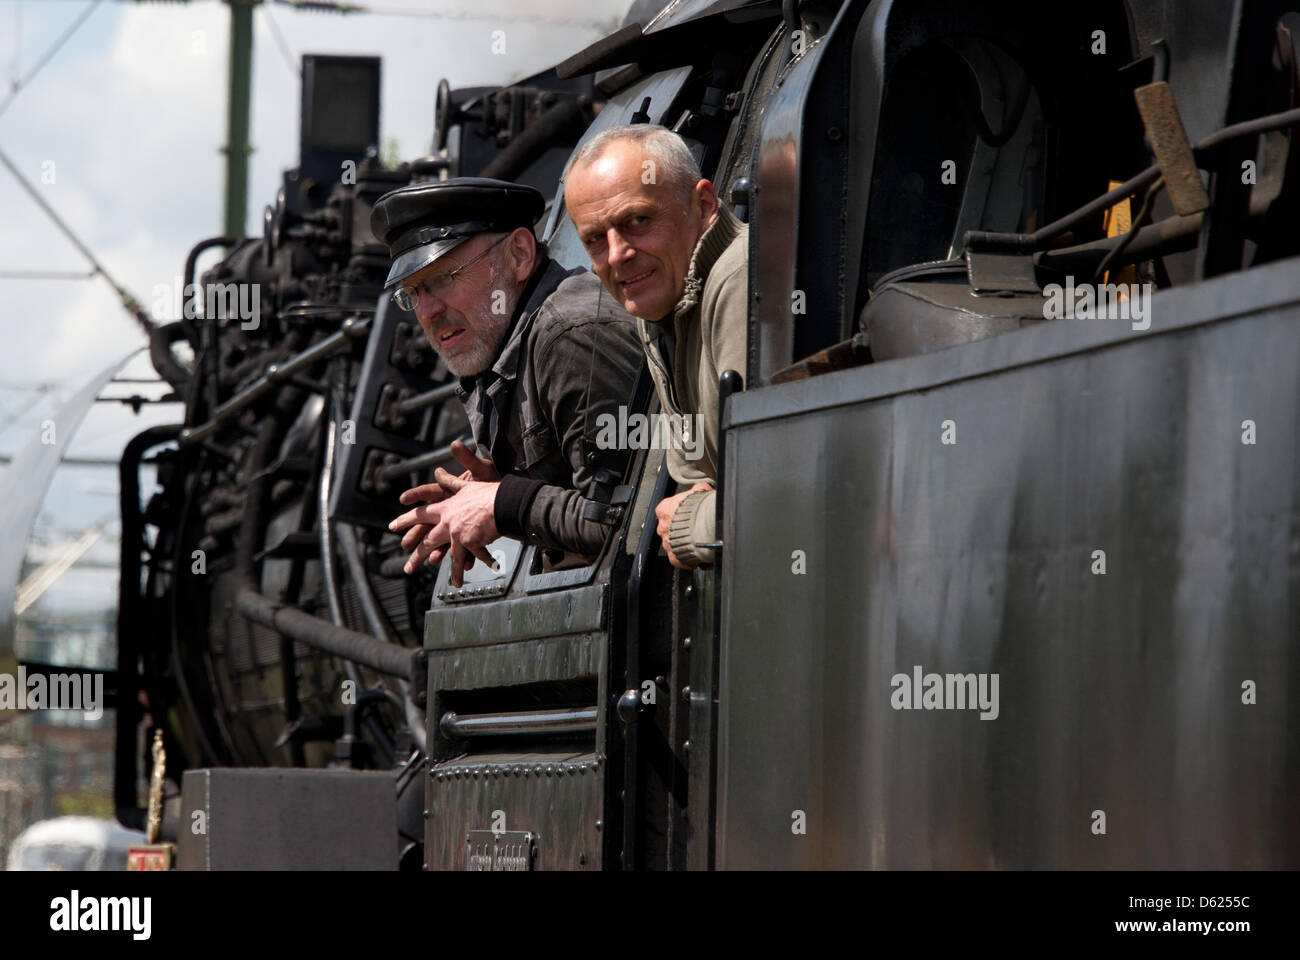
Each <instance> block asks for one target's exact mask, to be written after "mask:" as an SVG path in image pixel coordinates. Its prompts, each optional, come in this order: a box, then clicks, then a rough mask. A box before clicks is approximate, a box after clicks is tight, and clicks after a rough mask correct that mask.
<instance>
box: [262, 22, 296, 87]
mask: <svg viewBox="0 0 1300 960" xmlns="http://www.w3.org/2000/svg"><path fill="white" fill-rule="evenodd" d="M262 13H263V14H265V15H266V25H267V26H268V27H269V28H270V29H271V36H272V37H273V38H274V39H275V45H276V46H277V47H279V48H280V53H281V54H283V56H284V62H285V64H286V65H288V67H289V69H290V70H292V71H293V73H294V76H296V77H300V78H301V77H302V67H300V66H298V61H297V60H296V59H295V58H294V56H293V53H292V51H290V49H289V44H288V43H286V42H285V39H284V34H283V33H281V32H280V25H279V24H278V23H276V22H275V17H273V16H271V8H270V7H268V6H265V5H263V7H262Z"/></svg>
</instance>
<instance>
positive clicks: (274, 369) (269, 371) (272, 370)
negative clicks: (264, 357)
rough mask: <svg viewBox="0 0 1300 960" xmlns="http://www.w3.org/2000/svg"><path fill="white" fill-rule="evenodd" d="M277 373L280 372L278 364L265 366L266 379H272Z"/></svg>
mask: <svg viewBox="0 0 1300 960" xmlns="http://www.w3.org/2000/svg"><path fill="white" fill-rule="evenodd" d="M279 372H280V365H279V364H278V363H272V364H268V365H267V368H266V375H267V376H268V377H274V376H275V375H276V374H277V373H279Z"/></svg>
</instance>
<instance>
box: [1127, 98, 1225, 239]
mask: <svg viewBox="0 0 1300 960" xmlns="http://www.w3.org/2000/svg"><path fill="white" fill-rule="evenodd" d="M1133 98H1134V99H1135V100H1136V101H1137V107H1138V113H1140V114H1141V115H1142V124H1143V126H1145V127H1146V131H1147V137H1148V138H1149V139H1150V140H1151V150H1152V152H1153V153H1154V154H1155V155H1156V160H1158V161H1159V162H1160V173H1161V175H1162V176H1163V177H1164V178H1165V189H1166V190H1168V191H1169V198H1170V200H1172V201H1173V204H1174V210H1175V211H1176V212H1177V213H1178V215H1179V216H1180V217H1186V216H1190V215H1191V214H1193V213H1200V212H1201V211H1202V210H1205V209H1206V208H1207V207H1209V205H1210V195H1209V194H1208V193H1206V192H1205V184H1203V183H1202V182H1201V173H1200V171H1199V170H1198V169H1197V168H1196V157H1195V155H1194V154H1193V153H1192V145H1191V143H1190V142H1189V141H1188V139H1187V131H1186V130H1184V129H1183V122H1182V120H1181V119H1179V116H1178V106H1177V105H1176V104H1175V103H1174V92H1173V88H1172V87H1170V86H1169V84H1168V83H1166V82H1164V81H1160V82H1157V83H1149V84H1147V85H1146V86H1144V87H1138V88H1137V89H1136V90H1134V91H1133Z"/></svg>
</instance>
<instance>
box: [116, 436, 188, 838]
mask: <svg viewBox="0 0 1300 960" xmlns="http://www.w3.org/2000/svg"><path fill="white" fill-rule="evenodd" d="M180 431H181V425H180V424H178V423H176V424H162V425H159V426H156V427H149V428H148V429H147V430H144V431H142V432H140V433H138V434H136V436H135V437H133V438H132V439H131V441H130V442H129V443H128V444H127V445H126V449H125V450H123V451H122V460H121V463H119V464H118V491H119V493H118V501H119V507H118V508H119V510H120V511H121V517H122V535H121V540H120V543H119V553H118V564H119V567H118V569H119V571H120V574H121V580H120V581H119V585H118V607H117V696H118V701H117V702H118V708H117V716H116V721H117V736H116V740H115V742H114V755H113V807H114V809H115V811H116V816H117V821H118V823H120V824H122V826H124V827H129V828H130V829H133V830H142V829H144V810H142V809H141V808H140V807H139V806H138V803H137V798H136V772H137V771H136V755H135V746H136V743H135V725H136V721H137V719H138V717H139V714H140V707H139V704H138V702H137V698H138V697H139V694H140V671H139V658H140V650H139V640H140V638H141V637H145V636H148V635H149V633H148V631H147V630H146V629H145V625H144V624H143V622H142V619H143V618H142V615H141V607H142V606H143V601H142V598H141V596H140V550H141V541H142V540H143V538H144V516H143V514H142V513H141V511H140V460H141V459H142V458H143V457H144V454H145V452H146V451H147V450H149V449H150V448H152V447H155V446H157V445H158V444H160V443H167V442H168V441H170V440H175V439H176V437H177V435H178V434H179V433H180Z"/></svg>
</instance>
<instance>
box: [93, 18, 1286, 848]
mask: <svg viewBox="0 0 1300 960" xmlns="http://www.w3.org/2000/svg"><path fill="white" fill-rule="evenodd" d="M1298 26H1300V5H1297V4H1294V3H1291V2H1288V0H1252V2H1250V3H1246V2H1244V0H1234V2H1224V0H1191V2H1178V3H1174V2H1172V0H1127V2H1126V0H1100V2H1096V3H1090V4H1086V5H1085V4H1056V5H1048V6H1045V5H1043V4H1040V3H1031V2H1028V0H996V2H989V3H982V4H964V3H960V4H959V3H952V2H943V0H872V2H866V0H844V2H838V0H807V2H797V0H783V2H776V0H751V2H741V0H674V2H672V3H669V4H667V5H666V6H665V7H664V9H662V10H661V11H660V12H658V13H657V14H655V15H654V16H653V17H650V16H647V17H643V18H642V19H641V20H640V21H639V22H632V23H629V24H628V25H627V26H625V27H624V28H622V29H621V30H619V31H618V32H616V33H614V34H613V35H611V36H609V37H607V38H605V39H603V40H601V41H599V42H598V43H596V44H594V45H592V46H591V47H589V48H588V49H586V50H584V51H582V52H580V53H579V54H577V55H575V56H574V57H571V58H570V59H569V60H566V61H565V62H563V63H561V64H559V65H558V66H557V67H556V68H555V69H553V70H548V71H546V72H544V73H542V74H538V75H537V76H534V77H530V78H528V79H526V80H523V81H520V82H519V83H517V84H514V85H512V86H509V87H505V88H500V89H488V88H473V89H452V88H451V87H450V86H449V85H448V84H447V83H446V82H444V83H443V84H442V85H440V86H439V88H438V91H437V105H438V114H437V118H438V119H437V132H436V135H435V141H436V142H435V143H434V144H433V147H434V151H433V153H432V155H430V156H429V157H426V158H423V159H418V160H415V161H413V162H410V163H405V164H402V165H401V166H399V167H397V168H396V169H390V168H386V167H384V166H383V165H382V164H381V163H380V162H379V161H378V159H377V158H376V157H375V156H374V155H373V151H370V152H369V154H368V152H367V148H368V147H370V146H371V145H373V144H374V143H376V142H377V139H378V125H377V106H376V103H377V101H376V100H375V99H374V98H371V99H370V100H369V101H366V100H365V98H364V97H362V98H358V101H357V102H356V103H355V104H354V105H353V106H352V108H351V109H352V111H353V112H351V113H348V114H347V115H339V114H337V113H334V114H329V113H326V112H323V111H319V110H315V111H314V110H313V109H312V97H313V88H312V87H311V86H310V84H308V85H305V87H304V120H303V124H304V126H303V153H302V158H301V164H300V166H299V167H298V168H297V169H295V170H291V171H289V172H287V173H286V174H285V178H284V183H283V188H282V189H281V191H280V193H279V196H278V197H277V199H276V201H275V203H274V205H273V206H271V207H268V208H267V211H266V214H265V222H264V230H263V233H262V235H261V236H260V237H255V238H213V239H211V240H205V241H203V242H201V243H199V244H198V245H197V246H196V247H195V248H194V250H192V251H191V253H190V255H189V258H188V260H187V267H186V271H185V272H186V279H187V282H193V280H194V277H193V274H194V272H195V263H196V258H197V257H198V255H199V254H200V253H201V252H202V251H203V250H205V249H208V248H210V247H213V246H224V247H226V253H225V256H224V258H223V259H222V260H221V261H220V262H219V263H218V264H217V265H216V266H215V267H213V268H212V269H210V270H208V271H207V272H206V273H205V274H204V275H203V277H202V278H201V285H204V286H206V285H211V284H241V285H250V286H251V285H253V284H256V285H257V286H256V289H257V290H258V291H259V296H260V301H259V307H260V309H259V311H258V313H259V317H260V320H259V322H258V323H257V324H256V326H253V325H251V324H249V323H248V322H247V319H246V318H242V319H241V317H239V316H237V315H233V314H232V313H231V312H230V311H227V310H223V309H222V308H221V307H220V305H218V308H217V309H215V310H213V311H210V312H208V311H205V312H203V313H202V314H201V315H197V316H195V317H194V318H193V319H187V320H181V321H178V322H176V323H174V324H170V325H168V326H166V327H163V328H161V330H160V331H159V332H158V333H157V334H156V335H155V337H154V340H153V343H152V350H151V355H152V358H153V361H154V365H155V367H156V368H157V370H158V372H159V374H160V375H161V376H163V377H164V378H165V379H167V380H168V381H169V382H170V384H171V385H172V387H173V388H174V389H175V391H176V392H177V394H178V395H180V396H181V397H183V398H184V399H185V415H184V418H183V421H182V422H180V423H177V424H175V425H174V426H166V427H154V428H151V429H149V430H146V431H145V432H143V433H142V434H140V435H139V436H137V437H136V438H135V439H134V440H133V441H132V442H131V443H130V444H129V445H128V447H127V448H126V451H125V452H124V455H123V458H122V467H121V469H122V486H121V489H122V558H121V563H122V592H121V607H120V622H119V631H118V637H119V670H118V678H117V680H118V704H119V711H118V715H117V716H118V747H117V766H116V781H115V783H116V792H115V799H116V805H117V810H118V817H119V819H120V820H121V821H122V822H123V823H124V824H125V825H127V826H136V827H138V826H140V825H141V824H142V822H143V810H142V807H141V798H140V796H139V794H138V791H137V784H138V783H139V781H140V780H141V777H142V775H143V774H147V773H149V772H151V771H149V769H148V765H149V762H150V759H149V756H148V754H147V751H144V750H142V749H141V744H140V743H139V741H138V739H137V728H138V727H139V725H140V723H141V720H142V718H146V719H147V721H148V723H149V724H151V725H152V727H151V730H150V733H149V739H150V740H151V739H152V735H153V734H152V729H153V728H156V729H160V730H161V731H162V732H163V734H164V741H165V744H166V747H167V751H166V755H167V760H166V764H167V771H166V772H167V776H168V778H170V780H172V781H173V783H174V784H176V785H179V786H180V787H181V789H180V796H179V797H175V798H173V799H172V801H171V803H170V806H169V808H168V816H167V818H166V825H165V828H164V835H165V836H170V837H172V838H173V839H174V840H175V842H176V843H177V845H178V862H179V865H180V866H181V868H184V869H204V868H212V869H219V868H222V867H230V866H243V867H247V866H274V867H311V866H341V867H388V868H396V867H402V868H409V869H419V868H420V867H424V868H426V869H430V870H434V869H509V870H524V869H713V868H718V869H737V868H755V867H767V868H772V867H776V868H809V867H821V868H844V867H907V868H915V867H959V868H960V867H974V868H996V867H1049V868H1053V867H1084V868H1090V867H1165V868H1170V867H1175V868H1176V867H1210V868H1215V867H1279V866H1295V865H1296V864H1297V862H1300V829H1297V819H1296V817H1295V813H1294V804H1293V803H1291V802H1290V801H1291V800H1292V799H1293V798H1294V796H1295V795H1296V793H1297V790H1298V789H1300V765H1297V764H1296V762H1295V756H1294V752H1295V751H1294V745H1295V739H1294V738H1295V734H1294V731H1295V730H1296V729H1300V725H1298V724H1297V719H1300V718H1298V717H1297V703H1298V702H1300V701H1298V700H1297V698H1296V697H1295V695H1294V691H1295V689H1297V687H1298V686H1300V659H1298V656H1297V653H1296V645H1295V642H1294V641H1295V639H1296V636H1297V627H1298V626H1300V599H1298V598H1300V590H1297V589H1296V587H1297V582H1298V581H1300V549H1297V542H1298V541H1297V530H1300V470H1297V466H1298V464H1297V456H1298V455H1300V391H1298V389H1297V383H1298V377H1297V374H1298V373H1300V336H1297V332H1298V331H1300V328H1298V326H1297V319H1298V318H1300V280H1298V279H1297V276H1298V274H1297V272H1296V264H1297V261H1296V260H1295V259H1294V258H1295V257H1296V256H1297V255H1300V234H1298V233H1297V231H1296V230H1295V228H1294V224H1295V223H1296V219H1295V214H1296V210H1297V203H1298V202H1300V174H1297V173H1296V171H1295V167H1296V158H1297V156H1300V151H1298V152H1297V153H1296V154H1293V153H1292V151H1291V146H1292V140H1293V131H1294V130H1295V125H1296V124H1297V123H1300V68H1298V67H1297V61H1298V60H1300V46H1298V45H1297V44H1298V42H1300V41H1298V39H1297V38H1298V37H1300V34H1297V27H1298ZM345 69H346V70H349V71H352V72H353V73H354V74H355V72H356V71H358V70H360V71H362V72H363V73H364V72H366V71H370V72H372V73H373V74H374V75H375V76H376V80H375V82H374V83H373V84H372V85H370V86H368V87H365V89H372V90H377V89H378V83H377V71H378V69H379V65H378V63H377V62H375V61H368V60H363V59H358V58H323V57H322V58H315V59H314V61H313V65H312V70H311V71H309V72H308V75H309V76H314V77H319V78H322V80H321V82H322V83H323V82H326V79H327V78H328V77H329V76H330V72H331V71H334V70H345ZM636 122H647V123H661V124H664V125H666V126H669V127H671V128H672V129H674V130H676V131H677V132H678V133H680V134H681V135H682V136H683V137H684V138H685V139H686V140H687V142H688V144H689V145H690V146H691V147H692V149H693V151H694V153H695V155H696V157H697V159H698V160H699V162H700V165H701V169H702V170H703V171H704V172H705V175H706V176H708V177H710V179H712V180H713V182H714V184H715V186H716V187H717V189H718V194H719V196H720V197H721V198H723V199H724V200H725V201H726V202H729V203H730V204H731V205H732V209H733V210H734V211H735V212H736V213H737V215H738V216H740V217H741V218H742V219H744V220H746V221H747V222H748V223H749V227H750V233H749V236H750V251H749V252H750V258H749V264H750V266H749V269H750V276H749V288H750V292H751V304H750V317H749V354H748V362H747V368H746V369H745V370H739V371H731V372H729V373H728V375H726V376H725V377H724V383H723V387H724V390H723V395H724V402H723V410H722V411H721V423H722V428H723V430H722V437H723V447H724V456H723V457H722V469H721V475H720V476H719V490H720V496H719V502H720V508H719V509H720V513H719V524H718V530H719V531H720V534H721V546H720V550H721V553H720V555H721V561H720V562H719V563H718V564H717V565H716V567H715V568H713V569H701V570H696V571H687V572H681V571H674V570H672V568H671V567H670V566H669V565H668V563H667V561H666V559H665V558H664V556H663V555H662V553H661V551H660V549H659V540H658V537H657V536H655V521H654V512H653V511H654V505H655V504H656V503H657V501H658V500H659V499H660V498H662V497H663V496H664V495H665V494H666V493H668V494H670V493H671V492H672V490H671V489H670V486H671V480H670V478H669V476H668V474H667V471H666V469H665V468H664V465H663V453H662V451H656V450H644V451H639V452H638V453H637V454H636V456H634V457H633V458H632V462H631V463H630V465H629V467H628V470H627V474H626V476H624V477H621V478H619V480H620V484H619V486H618V491H619V500H618V506H619V507H620V509H621V513H622V519H621V521H620V523H619V524H618V527H617V529H616V530H615V531H614V533H613V534H612V535H611V536H610V538H609V541H608V543H607V544H606V546H605V548H604V550H603V551H602V553H601V554H600V555H599V556H598V557H597V558H596V559H595V561H594V562H592V563H591V564H590V565H587V566H584V567H578V568H573V569H564V570H547V569H544V568H543V565H542V563H541V558H540V555H539V553H538V552H537V549H536V548H534V547H532V546H525V545H521V544H518V543H513V542H508V541H504V540H503V541H500V542H499V544H498V546H499V547H500V549H501V551H502V554H503V558H504V562H503V563H501V564H500V566H501V569H500V571H499V572H493V571H491V570H487V569H483V568H482V567H481V565H480V566H479V567H478V568H476V569H474V570H471V571H470V572H469V574H468V575H467V579H466V582H465V584H464V586H463V587H459V588H457V587H453V586H452V585H451V583H450V579H449V574H448V571H447V570H446V569H445V567H446V566H447V565H445V564H444V565H443V566H444V569H438V570H428V571H423V572H421V573H419V574H417V575H414V576H407V575H405V574H404V573H403V572H402V562H403V559H404V555H403V554H402V552H401V550H400V545H399V543H398V540H397V538H396V537H395V536H394V535H392V534H390V533H389V532H388V531H387V529H386V524H387V523H388V521H389V520H391V519H392V517H393V516H395V515H396V513H397V512H398V506H397V496H398V494H399V493H400V492H401V490H403V489H405V488H406V487H407V486H410V485H413V484H414V483H416V482H423V481H425V480H427V479H428V478H429V475H430V474H431V473H432V470H433V469H434V468H435V467H437V466H451V463H452V460H451V457H450V454H449V450H448V447H449V444H450V443H451V442H452V440H454V439H456V438H458V437H463V436H465V435H466V424H465V419H464V415H463V413H462V412H461V410H460V409H459V405H458V403H457V401H456V399H455V397H454V395H453V393H452V389H453V384H452V378H451V376H450V374H449V373H448V371H447V370H446V368H445V367H444V366H443V364H442V363H441V362H440V361H439V360H438V358H437V357H436V356H435V355H434V354H433V352H432V351H431V349H430V348H429V346H428V344H427V343H426V342H425V341H424V338H423V335H422V333H421V331H420V329H419V327H418V326H417V325H416V324H414V322H413V321H412V320H411V318H410V317H409V315H403V314H400V313H399V312H397V311H396V310H395V309H394V308H393V307H392V306H391V304H390V303H389V302H388V300H387V299H386V298H385V297H383V296H382V290H381V287H382V282H383V278H384V275H385V271H386V269H387V265H388V258H387V254H386V251H385V250H384V248H383V247H382V246H380V245H377V244H376V243H375V240H374V238H373V236H371V235H370V233H369V228H368V222H369V211H370V208H371V206H372V205H373V203H374V202H375V200H376V199H377V198H378V197H379V196H381V195H382V194H383V193H385V192H386V191H388V190H391V189H393V188H396V187H399V186H401V185H404V184H406V183H409V182H414V181H418V180H420V179H425V178H431V177H443V176H455V175H482V176H494V177H500V178H505V179H518V180H521V181H523V182H527V183H530V184H532V185H534V186H536V187H538V188H539V189H541V190H542V191H543V193H544V194H545V195H546V196H548V197H553V198H554V199H553V201H552V203H551V205H550V209H549V212H548V215H547V218H546V219H545V222H544V226H543V227H542V230H541V233H542V236H544V238H545V239H547V240H548V242H549V246H550V251H551V255H552V256H553V257H555V258H556V259H557V260H558V261H560V262H561V263H562V264H564V265H566V266H584V265H587V260H586V255H585V253H584V251H583V250H582V248H581V246H580V244H579V243H578V241H577V237H576V235H575V233H574V231H573V227H572V224H571V223H570V222H569V220H568V219H567V217H566V215H565V209H564V195H563V187H562V185H561V184H559V182H558V181H559V174H560V171H561V170H562V168H563V164H564V162H565V160H566V159H567V157H568V156H569V155H570V154H571V152H572V151H573V150H574V149H575V147H576V146H578V145H579V144H580V143H581V142H583V141H584V140H585V139H586V138H589V137H591V136H593V135H595V134H596V133H597V132H599V131H600V130H602V129H605V128H607V127H609V126H612V125H615V124H620V123H636ZM349 162H350V163H351V164H352V166H351V168H349V167H348V164H349ZM340 169H345V170H346V169H353V170H355V177H340V174H339V171H340ZM1207 174H1208V178H1207V176H1206V175H1207ZM1085 289H1086V290H1087V291H1089V293H1088V295H1087V297H1085V296H1084V295H1083V294H1082V293H1078V291H1083V290H1085ZM1092 291H1097V296H1095V297H1094V296H1093V293H1092ZM1053 297H1055V298H1057V302H1058V305H1059V304H1060V302H1061V300H1062V298H1064V301H1065V307H1064V308H1063V311H1057V312H1055V313H1054V312H1053V311H1052V310H1051V309H1049V308H1048V304H1049V301H1051V300H1052V298H1053ZM1121 308H1122V309H1121ZM1062 312H1063V313H1064V315H1061V313H1062ZM1143 324H1145V326H1144V325H1143ZM182 343H183V344H186V345H188V353H189V354H190V355H192V360H184V359H182V358H181V356H180V355H179V354H178V351H177V350H176V348H177V347H178V345H180V344H182ZM181 352H182V353H183V352H184V351H181ZM146 461H149V462H152V463H154V464H156V467H157V476H158V488H157V490H156V491H154V492H152V494H151V496H149V498H148V500H147V503H145V504H142V502H141V489H140V483H139V479H138V477H139V473H140V467H141V464H142V463H144V462H146ZM954 678H955V680H954ZM976 706H978V707H979V708H980V709H972V708H973V707H976ZM172 792H173V793H174V792H175V791H174V790H173V791H172ZM200 814H201V816H200ZM290 818H292V822H293V824H294V826H293V829H292V830H288V829H286V828H284V824H285V823H287V822H289V820H290ZM200 820H201V821H203V822H204V823H205V828H204V829H203V830H195V829H193V825H194V824H197V823H198V822H199V821H200ZM1207 824H1212V825H1213V826H1212V829H1208V830H1207Z"/></svg>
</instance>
